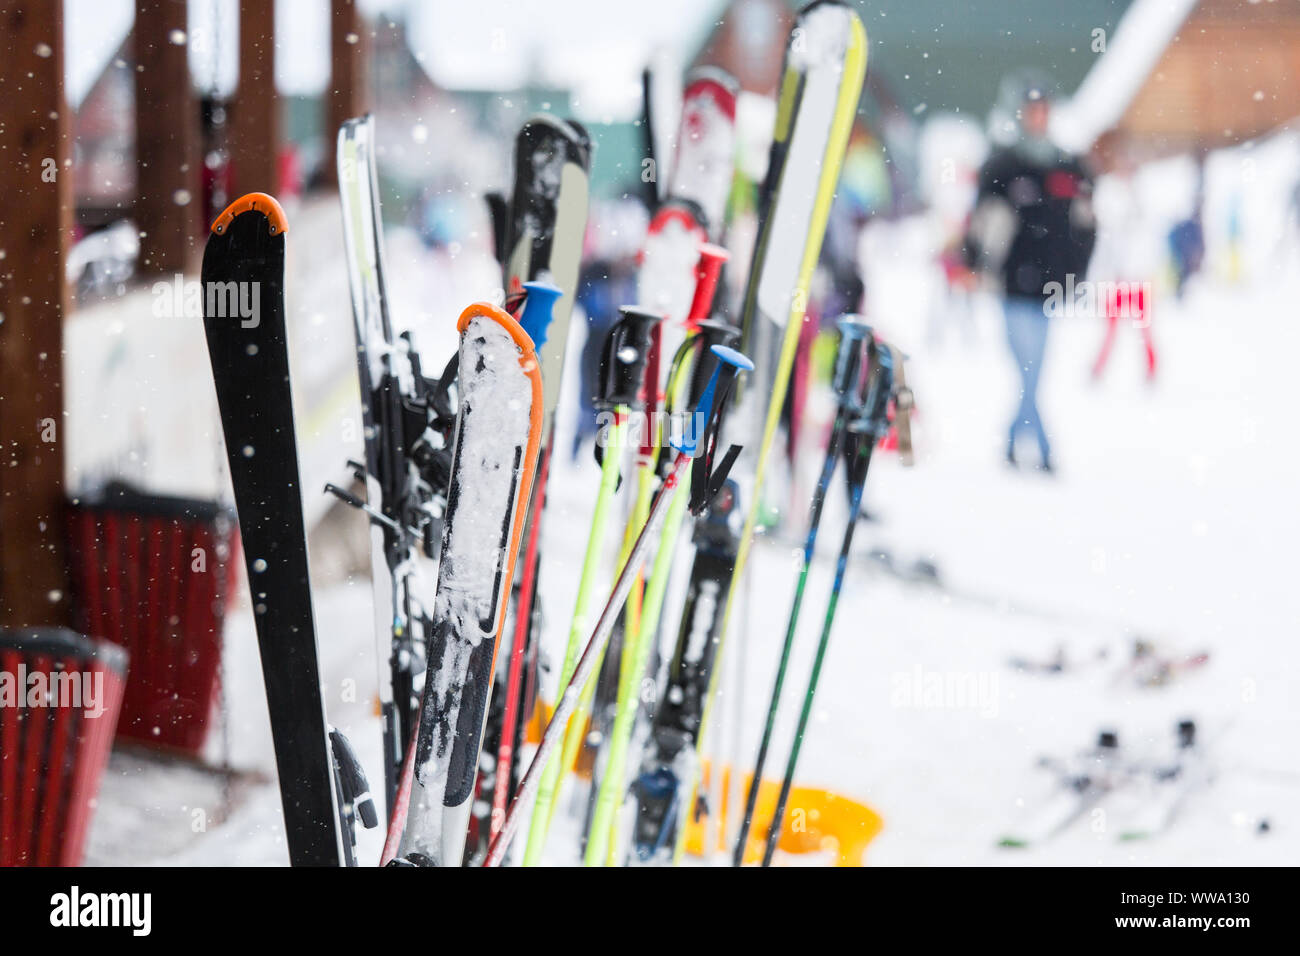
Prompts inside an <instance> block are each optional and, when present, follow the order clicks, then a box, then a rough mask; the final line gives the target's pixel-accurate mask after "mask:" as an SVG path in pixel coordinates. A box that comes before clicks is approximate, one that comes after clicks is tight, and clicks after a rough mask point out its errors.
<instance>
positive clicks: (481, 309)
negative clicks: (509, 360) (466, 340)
mask: <svg viewBox="0 0 1300 956" xmlns="http://www.w3.org/2000/svg"><path fill="white" fill-rule="evenodd" d="M480 315H485V316H487V317H488V318H490V319H492V320H493V321H494V322H497V323H499V324H500V326H501V327H502V328H503V329H505V330H506V331H507V332H509V333H510V337H511V338H512V339H514V340H515V344H516V345H518V346H519V347H520V348H521V349H523V350H524V359H526V360H527V359H531V360H532V361H534V362H536V359H537V349H536V347H535V346H534V345H533V340H532V338H531V337H530V336H529V335H528V333H527V332H525V331H524V327H523V326H522V325H520V324H519V322H518V321H517V320H516V319H515V317H514V316H513V315H511V314H510V313H509V312H507V311H506V310H505V309H500V308H497V307H496V306H495V305H493V304H492V303H491V302H475V303H474V304H473V305H471V306H469V307H468V308H467V309H465V311H464V312H462V313H461V314H460V318H459V319H458V320H457V321H456V331H457V332H464V331H465V330H466V329H467V328H469V324H470V322H471V321H472V320H473V319H475V318H477V317H478V316H480Z"/></svg>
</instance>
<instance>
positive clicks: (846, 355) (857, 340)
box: [831, 314, 871, 401]
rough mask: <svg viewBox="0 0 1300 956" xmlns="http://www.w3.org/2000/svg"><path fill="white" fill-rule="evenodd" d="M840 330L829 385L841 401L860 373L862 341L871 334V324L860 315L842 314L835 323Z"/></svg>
mask: <svg viewBox="0 0 1300 956" xmlns="http://www.w3.org/2000/svg"><path fill="white" fill-rule="evenodd" d="M836 325H838V326H839V330H840V348H839V351H838V352H836V353H835V375H834V376H833V377H832V379H831V385H832V387H833V388H834V389H835V394H836V395H837V396H838V397H839V398H840V400H841V401H842V400H843V399H844V397H845V396H846V395H848V393H849V390H850V389H851V388H853V385H854V383H855V382H856V381H857V380H858V377H859V376H860V375H861V374H862V362H863V358H864V355H863V352H864V350H863V347H862V345H863V342H865V341H866V340H867V339H868V338H869V337H870V336H871V326H869V325H868V324H867V322H866V320H865V319H863V318H862V316H860V315H852V314H849V315H844V316H841V317H840V320H839V322H837V323H836Z"/></svg>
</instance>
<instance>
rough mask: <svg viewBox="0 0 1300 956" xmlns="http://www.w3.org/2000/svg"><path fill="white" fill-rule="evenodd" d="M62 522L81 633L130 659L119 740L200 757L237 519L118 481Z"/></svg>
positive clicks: (213, 695)
mask: <svg viewBox="0 0 1300 956" xmlns="http://www.w3.org/2000/svg"><path fill="white" fill-rule="evenodd" d="M68 520H69V538H70V541H69V549H68V552H69V562H70V564H71V572H72V573H71V578H72V589H73V596H74V601H73V607H74V614H75V619H76V623H77V627H78V628H79V629H80V630H81V631H82V632H83V633H85V634H89V635H92V636H94V637H98V638H103V639H105V640H108V641H111V642H113V643H114V644H118V645H120V646H122V647H124V648H125V649H126V650H127V652H128V653H129V655H130V660H131V667H130V672H129V675H128V677H127V685H126V697H125V700H124V701H123V703H122V716H121V720H120V721H119V722H118V734H119V735H120V736H121V737H123V738H127V739H130V740H133V741H138V742H140V743H143V744H147V745H149V746H152V747H162V748H165V749H168V750H171V751H173V752H180V753H182V754H185V755H187V756H197V755H198V753H199V751H200V750H201V749H202V747H203V742H204V739H205V738H206V736H207V731H208V726H209V723H210V720H211V716H212V712H213V710H214V707H215V704H216V700H217V692H218V688H219V683H218V681H219V675H220V664H221V632H222V626H223V624H224V622H225V614H226V605H227V603H228V599H229V596H230V593H231V591H232V589H233V585H234V577H233V575H234V568H235V562H234V560H233V558H234V556H235V555H234V547H235V534H236V531H235V529H236V525H235V521H234V516H233V515H232V514H231V513H230V512H229V511H228V510H227V509H224V508H223V507H221V506H220V505H218V504H217V503H215V502H212V501H200V500H191V499H187V498H174V497H166V496H161V495H152V494H146V493H144V492H141V491H139V490H137V489H135V488H132V487H130V486H127V485H125V484H120V483H114V484H110V485H108V486H107V487H106V488H105V489H104V490H103V492H102V493H100V494H99V495H97V496H96V497H95V498H94V499H93V500H88V499H86V498H82V499H79V500H76V501H74V502H73V503H72V505H71V507H70V508H69V519H68Z"/></svg>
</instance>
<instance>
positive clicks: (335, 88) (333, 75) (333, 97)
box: [321, 0, 369, 184]
mask: <svg viewBox="0 0 1300 956" xmlns="http://www.w3.org/2000/svg"><path fill="white" fill-rule="evenodd" d="M365 41H366V37H365V31H364V29H363V27H362V22H361V12H360V11H359V10H358V9H357V4H356V0H330V85H329V89H328V90H327V91H326V95H325V146H326V162H325V164H324V166H323V167H322V168H321V173H322V178H323V179H324V181H325V182H327V183H330V184H334V182H335V176H336V174H337V169H336V168H335V164H334V162H333V161H332V158H333V155H334V151H333V146H334V141H335V137H337V136H338V132H339V127H340V126H342V125H343V121H344V120H347V119H351V118H352V117H354V116H360V115H361V114H362V113H364V112H365V111H366V103H367V102H368V100H369V96H368V95H367V91H366V42H365Z"/></svg>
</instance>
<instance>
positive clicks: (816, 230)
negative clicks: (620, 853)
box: [681, 0, 867, 833]
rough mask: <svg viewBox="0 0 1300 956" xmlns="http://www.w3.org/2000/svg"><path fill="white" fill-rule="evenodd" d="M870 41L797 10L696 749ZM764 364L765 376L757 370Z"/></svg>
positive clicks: (824, 3)
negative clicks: (743, 435) (747, 448)
mask: <svg viewBox="0 0 1300 956" xmlns="http://www.w3.org/2000/svg"><path fill="white" fill-rule="evenodd" d="M866 46H867V38H866V33H865V31H864V30H863V27H862V21H861V20H860V19H859V18H858V15H857V14H856V13H855V12H854V11H853V10H852V9H851V8H849V7H848V6H846V5H845V4H843V3H841V2H839V0H814V2H813V3H810V4H809V5H808V6H806V7H804V8H803V9H802V10H801V11H800V13H799V15H798V18H797V19H796V22H795V26H794V29H793V30H792V31H791V38H790V43H789V45H788V46H787V49H786V56H785V67H784V71H783V75H782V79H781V86H780V94H779V100H778V104H777V116H776V127H775V131H774V136H773V141H772V148H771V152H770V155H769V159H768V169H767V176H766V178H765V180H764V183H763V188H762V191H761V194H760V201H759V208H760V215H759V229H758V236H757V238H756V240H755V247H754V256H753V260H752V263H751V265H750V272H749V277H748V281H747V283H746V291H745V297H744V303H743V306H742V309H741V323H740V324H741V329H742V339H741V343H742V344H741V347H742V349H743V350H744V351H746V352H748V353H749V354H753V355H756V356H757V357H758V363H757V364H758V366H759V369H760V374H759V375H758V378H759V382H758V384H757V385H756V386H755V385H752V383H751V387H750V388H748V389H746V390H745V393H744V394H743V395H742V398H741V405H742V407H741V409H740V411H739V414H740V417H741V418H742V421H743V423H744V424H745V425H747V426H748V425H751V424H752V425H754V426H756V427H755V431H758V432H759V433H760V436H761V437H760V438H759V440H758V442H757V446H756V448H755V449H754V453H753V457H752V464H753V472H752V474H753V478H752V481H751V482H750V487H749V488H748V489H747V491H746V496H747V498H748V504H747V507H746V512H745V521H744V526H743V528H742V530H741V533H740V538H739V541H738V542H737V548H736V557H735V564H734V568H733V569H732V570H731V574H730V582H729V585H728V588H727V592H726V594H725V596H724V597H723V598H722V599H721V600H722V622H721V627H720V629H719V630H718V633H717V648H716V651H715V652H714V661H713V662H712V667H711V673H710V674H709V676H708V681H709V687H708V691H707V693H706V695H705V698H704V701H703V704H702V706H703V711H702V714H701V717H700V726H699V730H698V733H697V736H696V745H698V742H699V741H700V740H703V739H705V738H706V736H707V733H708V728H709V723H710V718H711V715H712V709H713V703H714V701H715V699H716V698H717V688H718V678H719V675H720V674H721V672H722V667H721V666H719V663H718V662H719V661H721V659H722V657H723V655H724V654H725V652H726V637H727V630H728V627H729V626H730V622H731V617H732V614H733V613H734V610H735V606H736V604H737V603H738V601H737V595H738V592H739V587H738V585H739V582H740V581H741V580H743V578H744V573H745V565H746V562H747V561H748V558H749V550H750V548H751V546H752V544H753V539H754V532H755V527H756V525H757V522H758V517H759V509H760V504H761V501H762V497H761V496H762V492H763V482H764V479H765V477H766V474H767V466H768V461H769V459H770V457H771V451H772V446H773V444H774V442H775V437H776V430H777V425H778V423H779V421H780V418H781V410H782V408H783V407H784V405H785V396H786V389H787V386H788V384H789V378H790V369H791V367H792V365H793V363H794V356H795V351H796V349H797V347H798V344H799V337H800V331H801V329H802V327H803V322H804V311H805V307H806V304H807V296H808V290H809V283H810V282H811V280H812V274H813V269H814V268H815V266H816V264H817V258H818V255H819V253H820V251H821V244H822V238H823V236H824V234H825V231H826V222H827V217H828V215H829V213H830V205H831V200H832V198H833V196H834V193H835V186H836V183H837V181H838V179H839V172H840V166H841V163H842V162H843V159H844V153H845V150H846V148H847V146H848V139H849V134H850V132H851V131H852V128H853V121H854V118H855V116H856V115H857V104H858V98H859V95H860V93H861V90H862V84H863V80H864V77H865V75H866V58H867V49H866ZM778 325H780V326H783V327H784V330H783V332H782V333H781V340H780V342H781V344H780V351H779V354H778V357H777V359H776V363H775V366H772V365H771V364H770V363H769V362H768V359H769V355H768V349H767V347H766V339H767V338H768V336H767V335H766V331H767V330H768V328H769V327H770V328H771V329H772V331H776V330H777V326H778ZM763 369H767V374H763V373H762V370H763ZM764 399H765V400H766V402H767V412H766V415H765V416H764V417H763V419H762V424H761V427H758V413H759V407H760V406H759V402H760V401H761V400H764ZM746 419H747V420H746ZM751 447H752V446H751ZM746 473H747V474H748V470H747V469H746ZM688 789H689V791H690V793H691V798H690V799H689V800H688V801H687V804H688V805H689V804H693V802H694V796H693V795H694V791H695V782H694V781H692V782H691V784H690V787H689V788H688ZM681 832H682V833H684V832H685V831H684V829H682V830H681Z"/></svg>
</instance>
